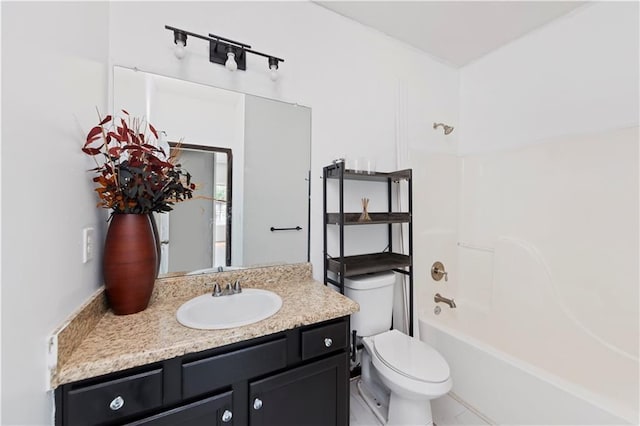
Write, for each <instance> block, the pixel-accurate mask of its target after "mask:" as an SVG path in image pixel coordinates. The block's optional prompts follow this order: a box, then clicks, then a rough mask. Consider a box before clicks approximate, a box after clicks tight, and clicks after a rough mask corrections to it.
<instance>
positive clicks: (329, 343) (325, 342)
mask: <svg viewBox="0 0 640 426" xmlns="http://www.w3.org/2000/svg"><path fill="white" fill-rule="evenodd" d="M324 345H325V346H326V347H327V348H330V347H331V345H333V340H331V338H330V337H327V338H325V339H324Z"/></svg>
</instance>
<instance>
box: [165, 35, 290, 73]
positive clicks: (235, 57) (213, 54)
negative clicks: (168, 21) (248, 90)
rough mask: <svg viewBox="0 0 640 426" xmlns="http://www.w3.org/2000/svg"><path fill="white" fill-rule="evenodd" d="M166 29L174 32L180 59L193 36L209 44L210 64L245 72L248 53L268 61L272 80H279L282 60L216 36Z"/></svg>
mask: <svg viewBox="0 0 640 426" xmlns="http://www.w3.org/2000/svg"><path fill="white" fill-rule="evenodd" d="M164 28H165V29H167V30H169V31H173V42H174V44H175V45H176V47H175V51H174V53H175V55H176V58H178V59H182V58H184V56H185V54H186V47H187V36H191V37H195V38H199V39H202V40H206V41H208V42H209V62H213V63H215V64H220V65H224V66H225V67H226V68H227V69H228V70H229V71H236V70H242V71H244V70H246V69H247V53H253V54H254V55H258V56H264V57H265V58H267V59H268V61H269V62H268V63H269V71H270V76H271V80H273V81H275V80H277V79H278V64H279V63H280V62H284V59H282V58H278V57H277V56H273V55H267V54H266V53H262V52H256V51H255V50H251V46H249V45H248V44H245V43H240V42H239V41H235V40H231V39H228V38H225V37H220V36H217V35H215V34H211V33H209V35H208V36H203V35H200V34H196V33H192V32H190V31H185V30H181V29H179V28H175V27H171V26H169V25H165V26H164Z"/></svg>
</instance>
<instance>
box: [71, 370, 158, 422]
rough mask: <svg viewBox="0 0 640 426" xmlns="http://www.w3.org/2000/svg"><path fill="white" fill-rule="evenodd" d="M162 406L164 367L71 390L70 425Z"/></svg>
mask: <svg viewBox="0 0 640 426" xmlns="http://www.w3.org/2000/svg"><path fill="white" fill-rule="evenodd" d="M161 405H162V369H157V370H151V371H147V372H144V373H140V374H136V375H134V376H127V377H123V378H121V379H117V380H110V381H106V382H102V383H98V384H94V385H90V386H86V387H82V388H77V389H73V390H71V391H69V393H68V395H67V407H68V408H67V410H66V413H67V421H66V423H67V424H70V425H94V424H101V423H105V422H110V421H114V420H117V419H121V418H124V417H128V416H131V415H134V414H137V413H142V412H144V411H147V410H151V409H154V408H158V407H160V406H161Z"/></svg>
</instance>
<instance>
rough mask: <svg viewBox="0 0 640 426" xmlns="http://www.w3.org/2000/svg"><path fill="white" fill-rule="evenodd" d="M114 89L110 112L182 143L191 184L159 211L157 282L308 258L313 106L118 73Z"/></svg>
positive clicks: (153, 76) (133, 72)
mask: <svg viewBox="0 0 640 426" xmlns="http://www.w3.org/2000/svg"><path fill="white" fill-rule="evenodd" d="M113 83H114V86H113V94H114V95H113V96H114V101H113V105H114V109H115V110H116V111H117V110H120V109H126V110H127V111H128V112H129V113H130V114H132V115H137V116H144V117H146V118H147V120H149V121H150V122H153V123H154V126H156V127H157V128H158V130H159V131H163V132H164V134H165V135H166V140H167V141H171V142H170V144H171V145H172V149H177V145H180V146H179V148H180V152H181V154H180V155H181V157H180V158H181V164H183V167H184V168H185V169H186V170H187V171H189V172H190V173H191V175H192V176H193V177H192V179H193V182H194V183H196V185H197V190H196V191H195V192H194V199H192V200H189V201H187V202H184V203H178V204H177V205H175V206H174V210H173V211H171V212H170V213H168V214H156V222H157V224H158V229H159V233H160V241H161V248H162V259H161V270H160V276H161V277H162V276H175V275H183V274H194V273H209V272H216V271H218V270H229V269H236V268H239V267H255V266H265V265H274V264H283V263H298V262H306V261H308V260H309V194H310V191H309V184H310V181H309V170H310V157H311V110H310V109H309V108H307V107H303V106H299V105H295V104H289V103H285V102H280V101H274V100H271V99H266V98H261V97H257V96H251V95H245V94H242V93H237V92H232V91H229V90H224V89H219V88H215V87H211V86H207V85H203V84H198V83H192V82H188V81H183V80H179V79H175V78H170V77H164V76H160V75H157V74H152V73H147V72H142V71H139V70H133V69H128V68H123V67H114V78H113ZM178 142H179V144H178ZM167 148H168V147H167ZM272 228H273V229H274V231H272V230H271V229H272Z"/></svg>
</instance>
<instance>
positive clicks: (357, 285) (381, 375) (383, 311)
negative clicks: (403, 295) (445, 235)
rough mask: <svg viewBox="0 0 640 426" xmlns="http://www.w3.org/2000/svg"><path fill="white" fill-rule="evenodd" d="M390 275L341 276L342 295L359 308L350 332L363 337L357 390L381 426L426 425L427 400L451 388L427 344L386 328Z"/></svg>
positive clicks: (441, 361)
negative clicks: (354, 302)
mask: <svg viewBox="0 0 640 426" xmlns="http://www.w3.org/2000/svg"><path fill="white" fill-rule="evenodd" d="M395 281H396V276H395V273H394V272H382V273H376V274H367V275H359V276H354V277H349V278H345V280H344V286H345V287H344V294H345V296H347V297H348V298H350V299H352V300H354V301H356V302H357V303H358V304H359V305H360V311H359V312H357V313H355V314H353V315H351V329H352V331H355V332H356V335H357V336H358V337H359V338H361V339H362V343H363V345H364V351H362V359H361V368H362V373H361V377H360V381H359V382H358V390H359V392H360V394H361V395H362V397H363V399H364V400H365V402H367V404H368V405H369V406H370V407H371V408H372V410H373V412H374V414H376V416H377V417H378V419H379V420H380V421H382V422H383V423H384V424H386V425H398V426H400V425H406V426H408V425H411V426H414V425H431V424H433V419H432V415H431V402H430V401H431V400H432V399H435V398H438V397H440V396H442V395H444V394H446V393H447V392H449V390H451V386H452V381H451V377H450V374H449V365H448V364H447V361H446V360H445V359H444V358H443V357H442V355H440V354H439V353H438V351H436V350H435V349H434V348H432V347H431V346H429V345H428V344H426V343H424V342H422V341H420V340H418V339H417V338H414V337H411V336H408V335H406V334H404V333H401V332H400V331H398V330H390V328H391V318H392V309H393V286H394V284H395Z"/></svg>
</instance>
